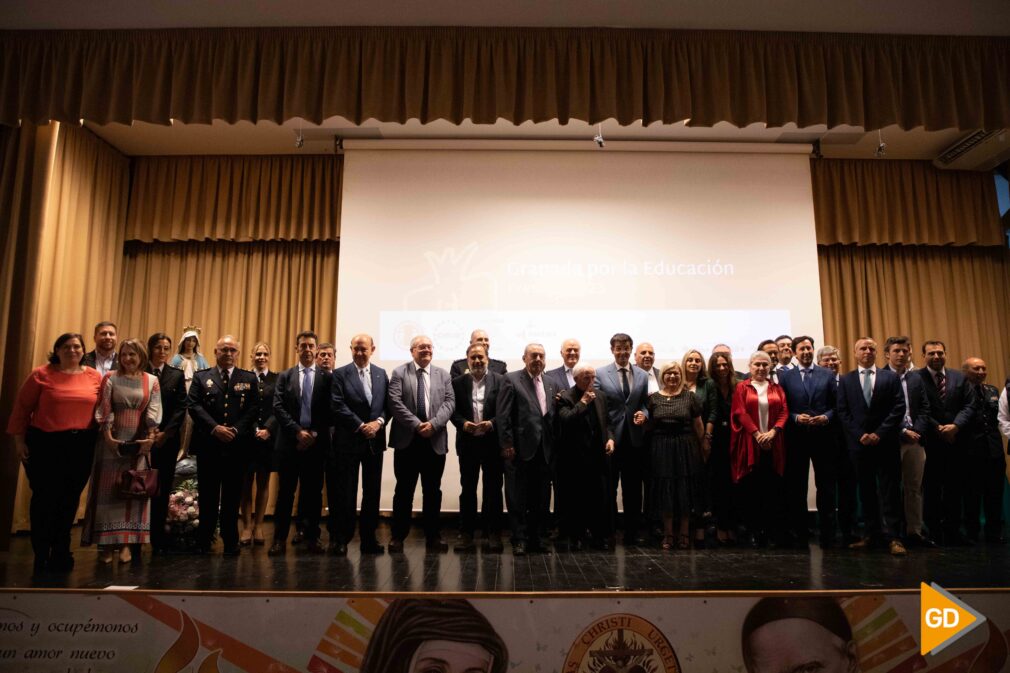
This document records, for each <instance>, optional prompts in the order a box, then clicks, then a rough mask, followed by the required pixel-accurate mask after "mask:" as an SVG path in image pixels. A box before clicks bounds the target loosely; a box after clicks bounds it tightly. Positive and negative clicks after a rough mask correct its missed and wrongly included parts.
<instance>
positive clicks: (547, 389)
mask: <svg viewBox="0 0 1010 673" xmlns="http://www.w3.org/2000/svg"><path fill="white" fill-rule="evenodd" d="M541 379H542V381H543V385H544V396H545V397H546V398H547V413H546V414H541V413H540V402H539V400H537V391H536V388H535V387H534V386H533V379H531V378H530V375H529V374H528V373H527V372H526V370H525V369H520V370H519V371H517V372H511V373H509V374H506V375H505V383H504V385H503V386H502V390H501V394H500V397H499V402H498V407H499V413H498V417H499V419H500V420H501V422H500V424H499V431H498V436H499V438H500V442H501V447H502V448H503V449H506V448H509V447H512V448H514V449H515V450H516V457H517V458H519V459H520V460H524V461H525V460H531V459H532V458H533V457H534V456H535V455H536V453H537V450H538V449H540V448H543V451H544V459H545V460H546V461H547V462H548V463H549V462H550V461H551V460H552V459H553V457H554V436H553V435H554V414H555V408H556V404H555V401H554V396H555V395H557V394H558V393H559V392H561V391H560V390H559V389H558V387H557V384H555V383H554V381H552V380H551V379H549V378H547V377H546V376H541Z"/></svg>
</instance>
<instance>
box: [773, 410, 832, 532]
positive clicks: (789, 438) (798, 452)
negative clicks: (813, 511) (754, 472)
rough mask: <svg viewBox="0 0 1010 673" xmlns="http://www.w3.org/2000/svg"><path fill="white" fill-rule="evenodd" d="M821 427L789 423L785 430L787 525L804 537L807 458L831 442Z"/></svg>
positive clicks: (784, 476)
mask: <svg viewBox="0 0 1010 673" xmlns="http://www.w3.org/2000/svg"><path fill="white" fill-rule="evenodd" d="M830 441H831V440H830V438H829V437H828V436H827V433H826V432H825V431H824V429H820V428H819V429H817V430H813V429H810V428H805V427H801V426H798V425H794V424H790V426H789V428H788V429H787V430H786V467H785V474H784V475H783V482H784V483H783V488H784V493H783V497H784V504H785V516H786V528H787V529H788V530H789V532H790V533H792V534H793V535H795V536H797V537H799V538H801V539H802V538H806V537H807V535H808V533H809V529H810V526H809V519H810V515H809V508H808V506H807V491H808V490H809V488H810V459H811V457H812V455H813V453H814V451H816V449H817V447H818V446H822V445H824V444H825V443H827V442H830Z"/></svg>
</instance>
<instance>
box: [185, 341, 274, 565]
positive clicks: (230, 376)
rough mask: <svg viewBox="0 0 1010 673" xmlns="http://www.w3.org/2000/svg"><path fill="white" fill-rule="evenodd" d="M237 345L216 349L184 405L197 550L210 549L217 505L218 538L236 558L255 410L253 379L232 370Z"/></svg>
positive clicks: (247, 373)
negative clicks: (196, 501) (189, 422)
mask: <svg viewBox="0 0 1010 673" xmlns="http://www.w3.org/2000/svg"><path fill="white" fill-rule="evenodd" d="M239 352H240V344H239V342H238V340H237V339H235V337H233V336H230V335H226V336H223V337H221V338H220V339H218V342H217V345H215V346H214V355H215V357H216V358H217V363H216V366H214V367H211V368H210V369H205V370H203V371H200V372H197V373H196V374H194V375H193V383H192V385H191V386H190V388H189V397H188V399H187V406H188V407H189V415H190V417H192V419H193V438H192V442H191V444H190V453H191V454H193V455H195V456H196V468H197V479H198V481H199V486H198V488H199V491H200V528H199V531H198V534H197V540H198V544H197V549H198V551H199V552H201V553H208V552H209V551H210V545H211V541H212V539H213V536H214V529H215V528H217V522H218V504H219V503H220V506H221V540H222V542H223V543H224V553H225V555H227V556H237V555H238V553H239V546H238V510H239V501H240V499H241V497H242V478H243V476H244V475H245V473H246V469H247V463H248V460H249V451H250V448H251V447H250V443H251V442H252V438H253V432H254V430H255V425H256V415H257V412H258V411H259V381H258V380H257V379H256V375H255V374H253V373H252V372H250V371H247V370H245V369H239V368H238V367H236V366H235V362H236V360H237V359H238V356H239Z"/></svg>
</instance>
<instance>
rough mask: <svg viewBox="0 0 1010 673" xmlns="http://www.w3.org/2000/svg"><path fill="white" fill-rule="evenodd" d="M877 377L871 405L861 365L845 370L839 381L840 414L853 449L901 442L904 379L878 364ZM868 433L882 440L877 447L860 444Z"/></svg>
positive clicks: (839, 416)
mask: <svg viewBox="0 0 1010 673" xmlns="http://www.w3.org/2000/svg"><path fill="white" fill-rule="evenodd" d="M875 378H876V379H877V382H876V384H875V385H874V386H873V395H872V396H871V397H870V405H869V406H867V405H866V399H865V398H864V397H863V383H862V381H860V380H859V369H858V368H857V369H853V370H852V371H851V372H849V373H847V374H843V375H842V377H841V378H840V379H839V381H838V418H839V420H840V421H841V424H842V429H843V430H844V431H845V436H846V439H847V440H848V446H849V450H850V451H862V450H863V449H873V448H880V447H881V446H885V445H889V446H894V447H897V445H898V430H899V429H900V428H901V424H902V420H903V419H904V418H905V394H904V392H903V391H902V389H901V381H899V380H898V375H897V374H895V373H894V372H892V371H889V370H887V369H880V368H877V373H876V376H875ZM867 433H873V434H876V435H878V436H879V437H880V444H878V445H877V446H876V447H872V446H863V445H862V444H860V443H859V438H860V437H862V436H863V435H864V434H867Z"/></svg>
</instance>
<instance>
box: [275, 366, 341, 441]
mask: <svg viewBox="0 0 1010 673" xmlns="http://www.w3.org/2000/svg"><path fill="white" fill-rule="evenodd" d="M331 381H332V376H331V374H330V372H324V371H322V370H320V369H319V367H318V366H317V367H316V370H315V372H314V374H313V376H312V404H311V411H310V413H311V415H312V423H311V425H310V426H309V427H307V428H304V427H302V425H301V423H300V417H301V413H302V377H301V374H300V373H299V367H298V365H295V366H294V367H291V368H290V369H285V370H284V371H282V372H281V373H280V375H279V376H278V377H277V385H276V387H275V388H274V398H273V407H274V415H275V416H276V417H277V426H278V427H279V428H280V433H278V436H277V449H278V450H279V451H287V450H294V449H295V445H296V443H297V442H298V432H299V431H300V430H309V431H311V432H315V433H316V442H315V444H313V448H316V447H318V448H320V449H322V450H324V451H325V450H326V449H328V448H329V446H330V426H331V425H332V423H331V421H330V385H331Z"/></svg>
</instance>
